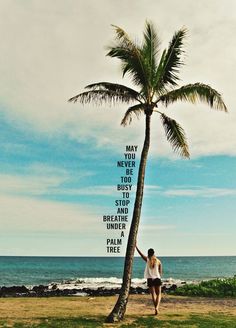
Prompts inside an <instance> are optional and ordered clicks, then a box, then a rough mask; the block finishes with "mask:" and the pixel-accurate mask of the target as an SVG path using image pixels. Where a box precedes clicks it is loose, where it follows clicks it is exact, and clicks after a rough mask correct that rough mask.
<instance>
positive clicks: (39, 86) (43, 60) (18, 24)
mask: <svg viewBox="0 0 236 328" xmlns="http://www.w3.org/2000/svg"><path fill="white" fill-rule="evenodd" d="M226 2H227V4H228V5H227V6H225V5H224V6H223V5H222V2H221V1H208V3H207V5H206V4H205V3H204V1H199V2H198V3H197V4H196V3H195V2H194V1H182V2H181V5H179V4H178V5H177V2H176V3H175V2H173V1H172V2H171V1H160V2H158V4H156V2H155V1H151V2H149V6H148V8H147V6H146V4H147V1H140V2H139V3H138V4H137V3H136V2H135V1H131V2H130V4H129V7H127V4H126V2H125V1H121V2H119V5H117V3H116V2H115V1H106V0H102V1H101V2H99V5H98V4H97V3H96V2H94V1H89V2H85V1H79V2H77V1H72V0H71V1H69V5H68V2H65V1H62V0H61V1H58V2H57V3H58V7H57V8H56V9H55V7H54V4H53V1H37V0H36V1H32V2H27V3H24V4H23V5H22V3H21V4H19V2H17V1H3V2H1V5H0V6H1V10H0V12H1V21H2V25H3V29H2V31H1V32H0V34H1V33H2V34H3V35H1V39H2V40H3V45H4V46H3V51H2V52H1V54H0V70H1V77H0V143H1V154H0V179H1V180H0V181H1V185H0V203H1V206H0V222H1V232H0V237H1V238H0V255H58V256H60V255H73V256H76V255H85V256H86V255H107V253H106V248H105V246H106V239H107V238H110V237H114V238H115V237H116V236H118V232H117V231H114V232H111V231H107V230H106V226H105V224H104V223H103V222H102V216H103V215H109V214H115V211H116V208H115V205H114V201H115V200H116V199H119V198H120V193H119V192H117V191H116V185H117V183H119V182H120V176H121V173H122V169H120V168H117V166H116V162H117V161H118V160H122V159H123V157H124V156H123V154H124V151H125V146H126V145H129V144H130V145H138V152H137V159H136V165H138V160H139V156H140V151H141V146H142V139H143V124H144V121H143V119H142V118H141V119H140V120H139V121H135V120H134V121H133V122H132V125H131V126H129V127H126V128H125V129H124V128H123V127H121V126H120V125H119V123H120V120H121V118H122V115H123V113H124V111H125V107H124V106H120V105H118V106H116V107H111V108H110V107H109V106H107V105H105V106H102V107H99V108H95V107H93V106H87V107H82V106H81V105H79V104H76V105H74V104H69V103H67V99H68V98H69V97H71V96H73V95H75V94H76V93H78V92H80V91H82V90H83V87H84V86H85V85H87V84H89V83H91V82H95V81H101V80H106V81H111V82H113V81H118V82H122V83H126V84H128V85H129V81H128V80H124V81H122V79H121V74H120V71H119V65H118V64H117V62H116V61H112V60H110V59H108V58H106V57H105V46H106V45H107V44H108V43H109V42H110V41H111V40H112V37H113V31H112V28H111V27H110V25H111V24H117V25H119V26H121V27H123V28H125V29H126V30H127V31H128V32H130V33H131V35H140V33H141V31H142V29H143V26H144V21H145V19H146V18H148V19H151V20H152V21H153V22H154V23H155V24H156V26H157V27H158V30H159V31H160V35H161V38H162V39H163V47H164V46H166V45H167V44H168V41H169V40H170V38H171V36H172V35H173V33H174V31H176V30H177V29H178V28H179V27H181V26H183V25H184V26H187V27H188V29H189V37H188V40H187V42H186V51H187V56H186V62H187V65H186V66H185V67H184V69H183V73H182V75H181V76H182V77H183V81H184V83H189V82H193V81H194V82H198V81H201V82H204V83H209V84H210V85H211V86H212V87H214V88H216V89H217V90H219V91H220V92H222V94H223V96H224V99H225V102H226V104H227V106H228V109H229V114H225V113H220V112H216V111H212V110H210V109H208V108H207V107H205V106H203V105H202V104H199V105H196V106H193V105H191V106H190V105H187V104H177V105H176V106H172V108H170V109H168V110H167V111H168V115H170V116H172V117H174V118H176V119H177V120H178V122H180V123H181V125H182V126H183V127H184V128H185V130H186V134H187V136H188V142H189V145H190V152H191V159H190V160H183V159H180V158H178V157H177V156H176V155H173V153H172V150H171V148H170V146H169V145H168V144H167V142H166V141H165V136H164V133H163V131H162V127H161V125H160V122H159V121H158V118H157V117H153V121H152V131H153V133H152V144H151V148H150V157H149V162H148V166H147V174H146V187H145V194H144V202H143V210H142V218H141V223H140V230H139V235H138V242H139V245H140V247H141V248H142V249H144V250H145V249H146V248H148V247H151V246H152V247H154V248H155V249H157V252H158V253H159V254H160V255H162V256H164V255H170V256H174V255H235V231H236V222H235V217H234V216H235V214H234V213H235V210H236V205H235V204H236V202H235V198H236V173H235V167H236V157H235V154H236V151H235V149H236V147H235V146H236V145H235V143H236V132H235V131H236V130H235V128H234V127H235V123H236V115H235V110H234V106H233V105H234V103H235V92H234V85H235V83H234V82H236V81H234V80H235V76H234V74H232V72H233V71H234V70H235V60H234V57H235V55H234V54H235V51H236V43H235V38H234V35H233V33H232V31H233V30H235V27H236V26H235V25H236V23H235V19H234V17H233V12H235V11H234V9H236V8H235V3H234V2H233V1H229V0H228V1H226ZM216 3H217V4H218V6H216ZM203 5H204V12H203V13H202V15H201V17H200V15H198V14H197V13H198V12H199V10H201V8H202V7H201V6H203ZM173 6H174V7H175V10H174V11H173V10H172V11H171V13H170V9H171V8H172V9H173ZM69 8H73V10H72V11H71V10H69ZM104 8H105V10H104ZM213 8H214V11H213ZM7 12H11V13H12V15H11V19H12V21H11V19H10V20H9V17H8V16H7ZM131 12H132V13H133V14H132V17H130V15H131ZM154 12H157V14H156V15H154V14H153V13H154ZM172 12H173V13H172ZM167 13H169V14H167ZM213 13H214V14H213ZM167 18H168V19H169V20H170V21H171V23H170V24H169V25H168V26H166V24H165V20H166V19H167ZM170 18H171V19H170ZM92 21H93V24H91V22H92ZM29 26H30V28H29ZM6 30H7V31H8V35H5V34H4V33H3V32H4V31H6ZM223 41H224V42H223ZM219 42H222V44H221V46H220V48H219ZM136 174H137V169H136V170H135V175H134V177H133V184H134V185H135V181H136ZM132 188H133V189H134V187H132ZM130 197H131V204H130V207H129V222H130V216H131V214H132V205H133V198H134V191H133V192H132V193H131V196H130ZM126 237H127V231H126V232H125V238H124V240H123V242H124V244H123V245H122V248H121V251H122V252H121V255H123V254H124V250H125V240H126Z"/></svg>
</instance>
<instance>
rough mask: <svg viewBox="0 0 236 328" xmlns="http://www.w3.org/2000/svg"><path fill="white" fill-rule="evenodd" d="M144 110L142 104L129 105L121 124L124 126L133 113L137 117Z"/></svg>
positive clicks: (129, 120) (128, 122) (130, 119)
mask: <svg viewBox="0 0 236 328" xmlns="http://www.w3.org/2000/svg"><path fill="white" fill-rule="evenodd" d="M144 110H145V107H144V105H142V104H138V105H134V106H132V107H129V108H128V110H127V111H126V113H125V115H124V117H123V119H122V121H121V125H123V126H126V125H127V124H130V123H131V122H132V119H133V117H132V116H133V114H134V115H136V117H137V118H139V116H140V115H141V114H142V113H143V112H144Z"/></svg>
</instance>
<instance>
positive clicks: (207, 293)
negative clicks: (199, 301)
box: [171, 277, 236, 327]
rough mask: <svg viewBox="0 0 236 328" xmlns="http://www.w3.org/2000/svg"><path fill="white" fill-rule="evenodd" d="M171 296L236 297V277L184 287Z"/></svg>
mask: <svg viewBox="0 0 236 328" xmlns="http://www.w3.org/2000/svg"><path fill="white" fill-rule="evenodd" d="M171 294H173V295H180V296H200V297H236V277H233V278H227V279H213V280H209V281H202V282H201V283H200V284H198V285H194V284H189V285H184V286H181V287H179V288H177V289H176V290H175V291H174V292H171ZM235 327H236V325H235Z"/></svg>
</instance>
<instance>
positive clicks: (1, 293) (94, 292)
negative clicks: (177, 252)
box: [0, 282, 185, 297]
mask: <svg viewBox="0 0 236 328" xmlns="http://www.w3.org/2000/svg"><path fill="white" fill-rule="evenodd" d="M184 283H185V282H183V284H184ZM177 288H178V286H177V285H176V284H172V285H165V284H163V286H162V291H163V292H165V293H168V292H170V291H174V290H176V289H177ZM119 292H120V288H110V289H109V288H105V287H98V288H97V289H91V288H63V289H61V288H58V285H57V284H53V285H50V286H47V285H38V286H33V287H32V288H28V287H26V286H11V287H5V286H3V287H0V297H60V296H112V295H117V294H119ZM130 294H148V288H147V287H146V286H145V287H131V289H130Z"/></svg>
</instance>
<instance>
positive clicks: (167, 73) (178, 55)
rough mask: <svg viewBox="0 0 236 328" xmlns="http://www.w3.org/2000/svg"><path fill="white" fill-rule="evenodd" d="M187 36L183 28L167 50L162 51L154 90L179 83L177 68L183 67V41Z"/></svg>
mask: <svg viewBox="0 0 236 328" xmlns="http://www.w3.org/2000/svg"><path fill="white" fill-rule="evenodd" d="M186 34H187V30H186V29H185V28H182V29H180V30H179V31H178V32H176V33H175V34H174V36H173V38H172V40H171V42H170V44H169V47H168V49H167V50H164V51H163V53H162V57H161V60H160V63H159V65H158V68H157V71H156V90H157V91H158V90H161V89H162V88H163V87H164V86H165V85H167V86H168V85H170V86H175V85H177V82H178V81H179V68H180V67H181V66H182V65H183V61H182V54H183V52H184V51H183V40H184V38H185V36H186Z"/></svg>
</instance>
